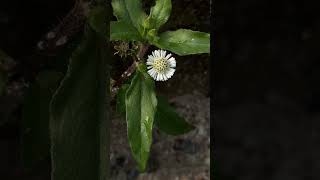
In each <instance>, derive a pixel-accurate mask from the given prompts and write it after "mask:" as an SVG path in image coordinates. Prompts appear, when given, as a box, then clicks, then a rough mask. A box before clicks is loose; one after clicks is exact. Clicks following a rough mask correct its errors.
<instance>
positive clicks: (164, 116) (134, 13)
mask: <svg viewBox="0 0 320 180" xmlns="http://www.w3.org/2000/svg"><path fill="white" fill-rule="evenodd" d="M112 8H113V14H114V16H115V17H116V18H117V21H111V22H110V40H112V41H123V42H127V43H132V44H133V47H135V48H134V50H135V49H136V51H134V50H133V53H132V51H130V53H129V55H130V56H131V57H132V59H133V62H132V65H131V66H130V67H129V68H128V70H127V71H126V72H125V73H124V74H123V76H122V77H123V79H129V76H130V75H131V74H133V78H132V79H131V80H130V79H129V80H126V83H124V84H123V85H122V86H121V85H119V84H117V85H113V86H112V88H113V89H112V90H113V92H114V93H116V92H117V88H119V87H118V86H121V87H120V90H119V92H118V93H117V107H118V108H117V109H118V112H120V113H122V114H125V117H126V122H127V131H128V139H129V144H130V147H131V150H132V154H133V157H134V159H135V160H136V162H137V164H138V168H139V170H140V171H144V170H145V168H146V164H147V160H148V157H149V153H150V147H151V144H152V129H153V126H154V124H155V125H156V126H157V127H158V128H159V129H160V130H162V131H163V132H165V133H167V134H171V135H178V134H182V133H185V132H188V131H190V130H191V129H193V126H192V125H190V124H188V123H187V122H186V121H184V119H183V118H181V117H180V116H179V115H178V114H177V113H176V112H175V111H174V109H173V108H172V107H170V106H169V103H168V102H167V100H166V99H165V98H163V97H157V95H156V92H155V82H154V80H156V81H165V80H167V79H169V78H170V77H171V76H172V75H173V73H174V68H175V66H176V63H175V59H174V58H173V57H171V54H169V55H167V54H166V53H167V52H166V51H164V50H168V51H171V52H173V53H175V54H177V55H180V56H185V55H191V54H200V53H209V52H210V34H208V33H204V32H199V31H192V30H189V29H178V30H176V31H166V32H159V29H160V27H161V26H162V25H164V24H165V23H166V22H167V20H168V19H169V16H170V13H171V9H172V5H171V0H156V1H155V5H154V6H152V7H151V9H150V14H149V15H147V14H146V13H145V11H144V10H143V5H142V2H141V0H113V1H112ZM150 45H153V46H156V47H158V48H160V49H163V50H159V51H158V50H156V51H154V52H153V54H152V55H149V56H148V60H147V62H146V58H145V57H144V56H145V53H146V51H147V49H148V48H149V47H150ZM116 49H117V50H118V53H119V54H120V55H121V56H123V54H126V48H119V47H118V46H117V47H116ZM121 50H122V51H121ZM146 65H148V67H147V66H146ZM152 78H153V79H154V80H153V79H152ZM122 81H125V80H122Z"/></svg>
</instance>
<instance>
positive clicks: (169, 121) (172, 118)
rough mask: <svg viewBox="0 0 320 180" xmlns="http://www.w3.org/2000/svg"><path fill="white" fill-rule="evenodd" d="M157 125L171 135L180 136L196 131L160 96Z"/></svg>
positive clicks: (156, 118)
mask: <svg viewBox="0 0 320 180" xmlns="http://www.w3.org/2000/svg"><path fill="white" fill-rule="evenodd" d="M155 125H156V126H157V127H158V128H159V129H160V130H161V131H163V132H165V133H166V134H169V135H180V134H184V133H187V132H189V131H191V130H193V129H194V127H193V126H192V125H191V124H189V123H188V122H186V121H185V120H184V119H183V118H182V117H181V116H179V115H178V114H177V113H176V112H175V110H174V109H173V108H172V107H171V106H170V104H169V102H168V101H167V100H166V99H165V98H164V97H162V96H158V106H157V113H156V116H155Z"/></svg>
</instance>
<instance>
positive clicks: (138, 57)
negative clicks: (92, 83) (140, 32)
mask: <svg viewBox="0 0 320 180" xmlns="http://www.w3.org/2000/svg"><path fill="white" fill-rule="evenodd" d="M149 47H150V45H148V44H142V43H141V44H139V50H138V53H137V55H136V56H132V57H133V63H132V64H131V65H130V66H129V67H128V68H127V70H126V71H124V72H123V73H122V74H121V76H120V78H119V79H118V80H117V81H116V82H115V83H113V84H112V87H111V98H112V99H114V97H115V95H116V94H117V92H118V90H119V89H120V86H121V85H122V84H123V83H124V82H125V81H126V80H128V79H129V77H130V76H131V75H132V74H133V73H134V71H135V70H136V68H137V63H138V61H141V60H142V58H143V56H144V55H145V54H146V52H147V50H148V49H149Z"/></svg>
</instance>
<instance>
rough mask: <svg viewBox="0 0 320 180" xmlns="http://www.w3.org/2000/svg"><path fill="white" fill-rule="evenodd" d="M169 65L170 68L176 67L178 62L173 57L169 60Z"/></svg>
mask: <svg viewBox="0 0 320 180" xmlns="http://www.w3.org/2000/svg"><path fill="white" fill-rule="evenodd" d="M168 62H169V64H170V67H176V60H175V59H174V57H171V58H170V59H169V60H168Z"/></svg>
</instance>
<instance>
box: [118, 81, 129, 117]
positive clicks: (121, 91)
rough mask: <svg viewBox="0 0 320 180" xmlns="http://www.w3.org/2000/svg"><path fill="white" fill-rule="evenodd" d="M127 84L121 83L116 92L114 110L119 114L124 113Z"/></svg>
mask: <svg viewBox="0 0 320 180" xmlns="http://www.w3.org/2000/svg"><path fill="white" fill-rule="evenodd" d="M129 86H130V85H129V84H123V85H122V86H121V88H120V89H119V91H118V93H117V97H116V98H117V103H116V110H117V112H118V113H120V114H124V115H125V113H126V93H127V90H128V88H129Z"/></svg>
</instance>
